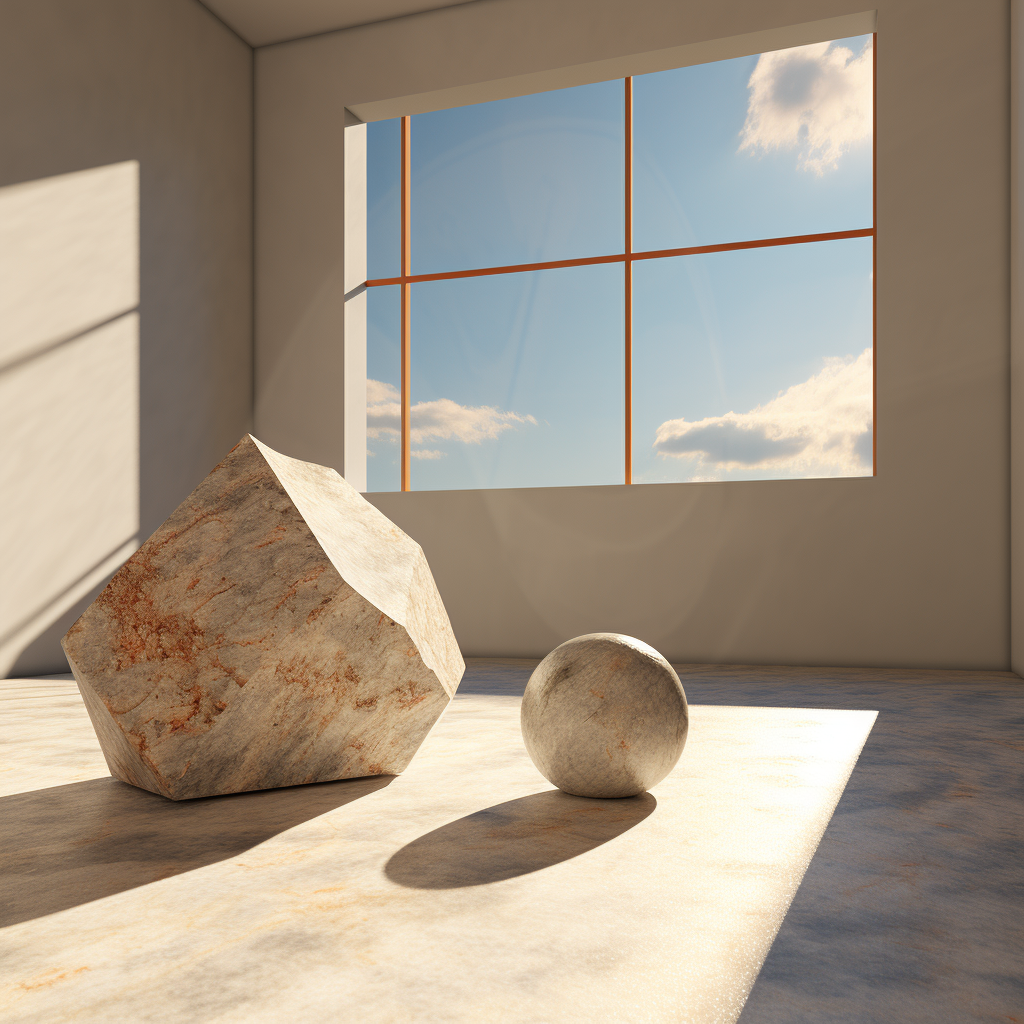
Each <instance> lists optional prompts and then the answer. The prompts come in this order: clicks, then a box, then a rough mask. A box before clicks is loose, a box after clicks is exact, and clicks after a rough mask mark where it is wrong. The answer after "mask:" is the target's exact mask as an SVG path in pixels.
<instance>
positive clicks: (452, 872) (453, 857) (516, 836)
mask: <svg viewBox="0 0 1024 1024" xmlns="http://www.w3.org/2000/svg"><path fill="white" fill-rule="evenodd" d="M657 805H658V801H657V800H655V799H654V797H653V796H651V794H650V793H641V794H640V796H634V797H627V798H626V799H619V800H594V799H590V798H588V797H583V796H570V795H569V794H568V793H563V792H561V791H560V790H557V789H552V790H548V791H547V792H544V793H533V794H532V795H531V796H524V797H520V798H519V799H518V800H508V801H506V802H505V803H503V804H496V805H495V806H494V807H488V808H486V809H484V810H482V811H476V812H474V813H473V814H468V815H466V817H464V818H459V820H458V821H452V822H449V823H448V824H447V825H442V826H441V828H437V829H434V831H433V832H428V833H427V834H426V835H423V836H420V837H419V839H414V840H413V841H412V842H411V843H409V844H408V845H406V846H403V847H402V849H401V850H399V851H398V852H397V853H396V854H395V855H394V856H393V857H392V858H391V859H390V860H389V861H388V862H387V864H386V865H385V866H384V873H385V874H386V875H387V877H388V878H389V879H391V881H392V882H397V883H398V884H399V885H404V886H406V887H407V888H411V889H461V888H465V887H467V886H472V885H487V884H488V883H490V882H500V881H503V880H504V879H506V878H516V877H518V876H519V875H528V874H530V873H531V872H533V871H540V870H541V869H543V868H548V867H551V866H552V865H554V864H560V863H561V862H562V861H566V860H571V859H572V858H573V857H579V856H580V855H581V854H584V853H587V852H589V851H590V850H593V849H594V848H595V847H598V846H601V845H602V844H603V843H607V842H609V841H610V840H612V839H614V838H615V837H616V836H620V835H622V833H623V832H626V831H628V830H629V829H631V828H633V826H634V825H638V824H640V822H641V821H643V820H644V818H646V817H647V816H648V815H649V814H651V812H652V811H653V810H654V808H655V807H657Z"/></svg>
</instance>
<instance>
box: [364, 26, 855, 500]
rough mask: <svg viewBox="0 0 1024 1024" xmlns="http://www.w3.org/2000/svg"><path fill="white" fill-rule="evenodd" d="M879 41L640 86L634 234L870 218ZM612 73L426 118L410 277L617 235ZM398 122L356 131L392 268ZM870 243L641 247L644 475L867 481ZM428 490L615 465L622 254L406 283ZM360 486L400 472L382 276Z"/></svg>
mask: <svg viewBox="0 0 1024 1024" xmlns="http://www.w3.org/2000/svg"><path fill="white" fill-rule="evenodd" d="M870 111H871V93H870V37H861V38H859V39H854V40H844V41H840V42H838V43H834V44H831V45H830V44H827V43H822V44H817V45H814V46H810V47H800V48H797V49H795V50H787V51H778V52H776V53H773V54H764V55H761V56H760V57H756V56H755V57H748V58H741V59H738V60H732V61H723V62H719V63H717V64H709V65H700V66H697V67H692V68H683V69H679V70H675V71H668V72H661V73H657V74H652V75H645V76H640V77H637V78H635V79H634V161H635V164H634V168H635V169H634V179H635V187H634V217H635V230H634V250H635V251H643V250H649V249H661V248H674V247H681V246H688V245H701V244H709V243H716V242H729V241H738V240H744V239H754V238H764V237H773V236H781V235H792V234H805V233H812V232H825V231H839V230H848V229H853V228H865V227H870V225H871V149H870ZM622 122H623V83H622V82H621V80H619V81H613V82H605V83H599V84H597V85H590V86H583V87H580V88H576V89H566V90H560V91H558V92H553V93H544V94H539V95H534V96H526V97H519V98H516V99H511V100H503V101H499V102H496V103H488V104H480V105H477V106H471V107H461V108H455V109H453V110H447V111H440V112H436V113H431V114H423V115H418V116H416V117H414V118H413V119H412V171H413V181H412V214H413V219H412V247H413V248H412V253H413V272H414V273H433V272H443V271H448V270H455V269H470V268H474V267H486V266H501V265H506V264H511V263H520V262H539V261H544V260H557V259H567V258H574V257H580V256H597V255H604V254H608V253H614V252H621V251H622V248H623V241H624V240H623V180H624V178H623V127H622ZM398 138H399V136H398V122H397V121H388V122H378V123H376V124H371V125H370V126H369V129H368V168H367V170H368V186H369V195H368V207H369V231H368V262H369V277H370V278H375V277H387V276H393V275H396V274H397V273H398V175H399V165H398V152H399V147H398ZM870 272H871V241H870V239H856V240H847V241H834V242H819V243H814V244H812V245H807V246H786V247H778V248H768V249H758V250H747V251H743V252H735V253H720V254H711V255H704V256H687V257H676V258H672V259H667V260H649V261H642V262H638V263H635V264H634V362H633V374H634V390H633V409H634V415H633V431H634V452H633V459H634V481H636V482H641V483H642V482H660V481H677V480H680V481H681V480H709V479H762V478H785V477H805V476H833V475H861V474H864V473H870V471H871V465H870V422H871V410H870V378H871V365H870V360H871V353H870V348H871V279H870ZM412 292H413V297H412V372H411V390H412V412H413V419H412V427H413V438H412V440H413V443H412V455H413V458H412V486H413V488H414V489H438V488H460V487H515V486H550V485H569V484H614V483H621V482H622V479H623V461H624V459H623V456H624V451H623V444H624V441H623V437H624V430H623V414H624V398H623V386H624V384H623V382H624V357H623V333H624V320H623V317H624V313H623V310H624V303H623V270H622V265H621V264H610V265H602V266H596V267H585V268H572V269H560V270H551V271H539V272H532V273H528V274H510V275H501V276H494V277H485V278H472V279H464V280H459V281H444V282H425V283H421V284H417V285H414V286H413V289H412ZM368 320H369V324H368V337H367V360H368V371H367V372H368V377H369V383H368V428H369V435H370V437H369V442H368V451H369V452H370V453H372V454H370V455H368V459H367V463H368V478H369V484H368V486H369V489H370V490H393V489H397V488H398V486H399V477H398V444H397V437H398V434H397V413H398V404H397V401H398V399H397V388H398V384H399V363H398V288H397V287H388V288H374V289H370V290H369V316H368Z"/></svg>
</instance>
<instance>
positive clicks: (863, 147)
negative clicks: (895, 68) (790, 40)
mask: <svg viewBox="0 0 1024 1024" xmlns="http://www.w3.org/2000/svg"><path fill="white" fill-rule="evenodd" d="M871 59H872V58H871V36H860V37H857V38H855V39H844V40H838V41H836V42H833V43H814V44H812V45H810V46H798V47H795V48H793V49H789V50H778V51H775V52H773V53H763V54H761V55H760V56H755V57H741V58H739V59H737V60H727V61H719V62H717V63H714V64H701V65H696V66H694V67H689V68H678V69H676V70H673V71H662V72H658V73H656V74H650V75H641V76H638V77H636V78H635V79H634V80H633V118H634V122H633V123H634V181H635V187H634V204H635V206H634V238H633V248H634V249H635V250H636V251H637V252H642V251H650V250H652V249H672V248H681V247H683V246H690V245H711V244H715V243H720V242H736V241H743V240H747V239H753V238H778V237H782V236H785V235H803V234H817V233H820V232H825V231H846V230H852V229H855V228H867V227H871V222H872V215H871V189H872V169H871V144H872V143H871V132H872V129H871V123H872V109H871V108H872V91H871V77H872V69H871Z"/></svg>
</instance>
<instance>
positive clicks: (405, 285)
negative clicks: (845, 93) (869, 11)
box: [361, 31, 878, 491]
mask: <svg viewBox="0 0 1024 1024" xmlns="http://www.w3.org/2000/svg"><path fill="white" fill-rule="evenodd" d="M864 34H865V35H867V34H868V33H864ZM870 35H871V226H870V227H867V228H855V229H852V230H848V231H828V232H821V233H817V234H807V235H785V236H781V237H777V238H761V239H752V240H747V241H739V242H725V243H718V244H713V245H701V246H684V247H680V248H674V249H657V250H649V251H642V252H635V251H634V250H633V151H634V145H633V76H632V75H627V76H625V77H624V78H623V79H622V82H623V88H624V100H625V104H624V147H623V148H624V154H623V157H624V165H625V166H624V170H625V175H624V181H625V187H624V195H623V216H624V225H625V231H624V241H625V244H624V247H623V251H622V252H621V253H614V254H611V255H605V256H589V257H580V258H576V259H568V260H554V261H547V262H541V263H520V264H512V265H509V266H497V267H479V268H474V269H468V270H454V271H446V272H442V273H433V274H413V273H412V232H411V216H412V162H411V156H412V117H413V116H414V115H409V114H403V115H401V117H400V122H401V124H400V136H401V154H400V161H401V175H400V197H399V198H400V235H401V239H400V259H399V266H400V273H399V275H398V276H397V277H386V278H374V279H369V280H366V281H364V282H363V283H362V286H361V287H362V288H364V289H365V288H378V287H387V286H394V285H398V286H400V295H401V299H400V303H401V312H400V374H401V384H400V387H399V393H400V402H401V429H400V439H399V443H400V445H401V456H400V460H399V462H400V467H401V474H400V476H401V486H400V490H401V491H410V490H412V485H411V461H410V460H411V448H412V445H411V436H410V435H411V351H412V338H411V334H412V330H411V306H412V286H413V285H414V284H419V283H422V282H427V281H450V280H456V279H460V278H469V277H485V276H493V275H498V274H516V273H528V272H531V271H538V270H557V269H561V268H565V267H587V266H596V265H599V264H606V263H622V264H623V289H624V305H625V322H624V339H623V340H624V346H623V348H624V363H625V396H624V397H625V411H624V416H623V427H624V437H625V464H624V467H623V471H624V474H623V475H624V480H623V485H626V486H628V485H631V484H632V483H633V263H634V262H637V261H640V260H649V259H670V258H673V257H677V256H697V255H704V254H708V253H720V252H735V251H737V250H743V249H762V248H772V247H777V246H783V245H804V244H808V243H811V242H828V241H839V240H842V239H852V238H871V240H872V244H871V474H870V475H871V476H872V477H874V476H877V473H878V429H877V427H878V424H877V397H878V396H877V391H878V387H877V377H878V372H877V358H876V355H877V353H876V348H877V336H878V329H877V326H878V313H877V310H878V301H877V291H878V283H877V274H876V269H877V265H878V241H877V225H878V198H877V166H878V153H877V125H878V87H877V80H878V74H877V69H878V45H877V44H878V33H877V31H873V32H871V33H870ZM830 41H831V40H830ZM765 52H768V51H765ZM708 63H713V61H709V62H708ZM610 80H611V81H614V79H610ZM737 482H743V481H737ZM613 486H622V485H613Z"/></svg>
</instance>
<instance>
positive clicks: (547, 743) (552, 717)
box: [521, 633, 688, 798]
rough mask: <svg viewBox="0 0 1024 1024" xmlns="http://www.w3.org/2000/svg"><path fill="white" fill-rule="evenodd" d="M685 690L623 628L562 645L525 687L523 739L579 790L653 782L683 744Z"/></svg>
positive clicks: (544, 766) (628, 792) (558, 781)
mask: <svg viewBox="0 0 1024 1024" xmlns="http://www.w3.org/2000/svg"><path fill="white" fill-rule="evenodd" d="M687 723H688V716H687V707H686V694H685V693H684V692H683V687H682V684H681V683H680V682H679V676H677V675H676V673H675V670H674V669H673V668H672V666H671V665H670V664H669V663H668V662H667V661H666V660H665V659H664V658H663V657H662V656H661V655H660V654H659V653H658V652H657V651H656V650H655V649H654V648H653V647H650V646H649V645H647V644H645V643H643V642H642V641H641V640H637V639H635V638H633V637H628V636H623V635H622V634H620V633H588V634H586V635H585V636H578V637H576V638H575V639H573V640H567V641H566V642H565V643H563V644H559V645H558V647H556V648H555V649H554V650H553V651H552V652H551V653H550V654H549V655H548V656H547V657H546V658H544V660H543V661H541V663H540V664H539V665H538V666H537V668H536V669H535V670H534V672H533V674H532V675H531V676H530V681H529V682H528V683H527V686H526V692H525V693H524V694H523V703H522V708H521V724H522V731H523V742H524V743H525V745H526V749H527V752H528V753H529V755H530V757H531V758H532V759H533V763H534V764H535V765H536V766H537V770H538V771H539V772H540V773H541V775H543V776H544V778H546V779H547V780H548V781H549V782H551V783H554V785H556V786H557V787H558V788H559V789H561V790H563V791H564V792H566V793H572V794H574V795H576V796H586V797H601V798H614V797H627V796H637V795H638V794H640V793H643V792H645V791H646V790H648V789H651V788H652V787H653V786H656V785H657V784H658V783H659V782H661V780H662V779H663V778H665V776H666V775H668V773H669V772H670V771H671V770H672V769H673V767H675V764H676V762H677V761H678V760H679V755H680V754H682V752H683V747H684V746H685V745H686V731H687Z"/></svg>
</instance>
